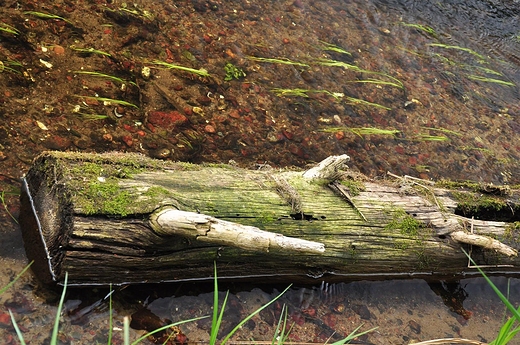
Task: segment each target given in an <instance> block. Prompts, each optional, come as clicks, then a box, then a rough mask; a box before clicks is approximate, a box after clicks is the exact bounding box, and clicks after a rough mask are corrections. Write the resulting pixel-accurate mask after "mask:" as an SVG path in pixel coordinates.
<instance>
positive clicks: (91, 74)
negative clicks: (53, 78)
mask: <svg viewBox="0 0 520 345" xmlns="http://www.w3.org/2000/svg"><path fill="white" fill-rule="evenodd" d="M73 73H76V74H85V75H89V76H92V77H97V78H105V79H110V80H113V81H117V82H119V83H121V84H126V83H128V84H132V85H137V84H136V83H134V82H133V81H126V80H124V79H122V78H119V77H116V76H114V75H110V74H105V73H101V72H95V71H73Z"/></svg>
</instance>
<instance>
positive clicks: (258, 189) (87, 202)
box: [20, 152, 520, 285]
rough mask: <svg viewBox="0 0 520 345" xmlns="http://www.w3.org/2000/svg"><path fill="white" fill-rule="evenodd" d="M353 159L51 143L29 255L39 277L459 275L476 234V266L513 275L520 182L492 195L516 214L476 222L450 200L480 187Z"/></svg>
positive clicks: (74, 280) (40, 172)
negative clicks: (220, 155) (172, 156)
mask: <svg viewBox="0 0 520 345" xmlns="http://www.w3.org/2000/svg"><path fill="white" fill-rule="evenodd" d="M347 160H348V156H346V155H342V156H332V157H329V158H328V159H327V160H325V161H324V162H322V163H320V164H318V165H317V166H316V167H315V168H312V169H309V170H307V171H295V170H288V169H285V170H274V169H262V170H248V169H240V168H237V167H234V166H229V165H193V164H188V163H172V162H162V161H157V160H151V159H148V158H145V157H143V156H140V155H135V154H118V153H112V154H103V155H96V154H83V153H57V152H51V153H44V154H42V155H41V156H40V157H38V158H37V159H36V160H35V162H34V164H33V167H32V168H31V169H30V171H29V172H28V173H27V176H26V177H25V179H24V192H23V193H22V209H21V215H20V223H21V227H22V232H23V237H24V242H25V247H26V252H27V255H28V257H29V259H31V260H35V263H34V265H33V269H34V271H35V273H36V274H37V275H38V277H39V278H40V279H41V280H42V281H44V282H46V283H53V282H58V283H59V282H62V281H63V279H64V275H65V272H68V275H69V283H70V284H71V285H81V284H87V285H98V284H100V285H106V284H109V283H112V284H125V283H138V282H160V281H187V280H194V279H210V278H211V276H212V274H213V262H214V261H216V262H217V267H218V270H219V276H220V277H221V278H223V279H224V278H229V279H231V278H233V279H237V278H240V279H250V280H252V279H260V278H261V279H263V280H266V279H269V281H271V282H273V281H277V280H278V281H279V280H281V279H283V280H292V281H303V282H312V281H315V280H317V279H318V280H319V281H321V280H328V281H334V280H336V281H337V280H352V279H370V278H374V279H375V278H396V277H431V278H441V277H454V276H460V275H463V274H471V273H476V270H475V269H474V268H471V267H468V265H467V257H466V256H465V255H464V254H463V253H462V251H461V248H466V249H469V246H470V245H471V246H473V250H472V257H473V259H474V260H475V261H476V262H477V263H478V264H482V265H486V266H492V268H489V269H490V270H493V267H495V268H496V271H497V272H498V271H500V272H504V271H507V272H510V273H517V268H516V267H518V265H520V259H519V258H518V256H517V250H518V248H519V245H518V243H517V237H518V228H520V226H519V225H518V222H516V223H515V222H514V221H515V220H517V219H516V218H515V217H517V214H518V213H520V207H519V206H518V191H516V190H510V191H509V192H508V193H509V194H508V195H502V196H492V198H493V200H495V199H496V200H497V202H499V201H500V200H502V201H501V202H503V203H506V204H507V207H508V208H506V211H507V210H509V208H510V209H511V212H510V213H511V214H510V215H508V218H507V221H498V220H504V215H503V214H498V213H497V220H495V219H490V220H482V219H478V218H479V216H478V214H477V215H472V216H475V219H474V220H473V219H471V218H469V215H467V216H464V215H463V214H455V213H456V212H455V211H456V210H457V209H458V208H460V202H459V201H458V200H460V199H461V195H462V196H466V195H467V196H469V197H471V198H473V199H476V200H478V199H479V198H481V197H483V196H482V195H483V194H482V193H481V192H480V191H478V192H477V191H472V190H463V189H460V188H456V190H453V189H449V188H443V187H442V188H441V187H440V186H438V185H430V182H429V181H420V180H418V179H415V180H414V179H410V178H404V177H398V176H397V177H396V176H395V175H394V176H393V177H391V178H390V179H389V180H383V181H378V182H374V181H371V180H368V179H366V178H364V177H362V176H357V175H354V174H353V173H349V172H348V169H347V168H346V167H345V163H346V161H347ZM345 169H346V170H345ZM473 199H472V200H473ZM515 212H516V213H515ZM458 213H460V212H458ZM488 219H489V218H488ZM477 246H480V247H477ZM505 266H507V267H505ZM266 277H267V278H266Z"/></svg>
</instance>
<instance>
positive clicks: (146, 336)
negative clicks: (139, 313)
mask: <svg viewBox="0 0 520 345" xmlns="http://www.w3.org/2000/svg"><path fill="white" fill-rule="evenodd" d="M205 318H207V316H200V317H195V318H193V319H188V320H182V321H178V322H174V323H171V324H169V325H166V326H162V327H160V328H157V329H156V330H153V331H151V332H149V333H146V334H145V335H143V336H141V337H140V338H138V339H137V340H135V341H134V342H132V343H130V321H129V319H128V316H125V319H124V321H125V323H124V326H123V327H124V329H123V333H124V337H125V345H136V344H138V343H140V342H141V341H143V340H145V339H147V338H148V337H149V336H151V335H154V334H155V333H158V332H161V331H164V330H166V329H168V328H171V327H173V326H178V325H182V324H183V323H187V322H192V321H197V320H201V319H205ZM127 323H128V324H127ZM127 328H128V329H127ZM127 333H128V335H127ZM127 336H128V343H127V342H126V339H127V338H126V337H127Z"/></svg>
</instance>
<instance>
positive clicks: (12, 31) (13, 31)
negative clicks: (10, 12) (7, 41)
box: [0, 22, 20, 35]
mask: <svg viewBox="0 0 520 345" xmlns="http://www.w3.org/2000/svg"><path fill="white" fill-rule="evenodd" d="M0 31H1V32H7V33H9V34H13V35H19V34H20V31H18V29H16V28H15V27H13V26H11V25H9V24H6V23H4V22H0Z"/></svg>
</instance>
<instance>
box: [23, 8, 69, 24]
mask: <svg viewBox="0 0 520 345" xmlns="http://www.w3.org/2000/svg"><path fill="white" fill-rule="evenodd" d="M23 14H28V15H31V16H35V17H38V18H40V19H57V20H63V21H64V22H66V23H69V24H70V25H74V24H72V22H71V21H70V20H68V19H65V18H63V17H60V16H58V15H56V14H52V13H44V12H37V11H25V12H24V13H23Z"/></svg>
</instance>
